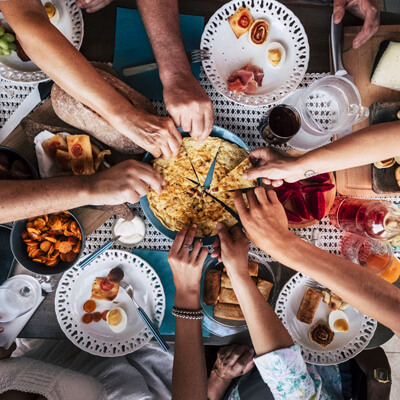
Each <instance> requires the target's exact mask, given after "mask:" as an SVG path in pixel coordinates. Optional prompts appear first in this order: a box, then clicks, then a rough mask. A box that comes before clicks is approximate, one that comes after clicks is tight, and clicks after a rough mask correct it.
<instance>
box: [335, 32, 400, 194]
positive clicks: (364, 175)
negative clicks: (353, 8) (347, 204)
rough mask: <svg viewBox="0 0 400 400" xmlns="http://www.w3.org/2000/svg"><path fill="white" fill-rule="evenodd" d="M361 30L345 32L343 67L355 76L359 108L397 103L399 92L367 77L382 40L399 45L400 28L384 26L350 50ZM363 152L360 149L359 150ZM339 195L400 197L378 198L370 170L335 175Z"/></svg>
mask: <svg viewBox="0 0 400 400" xmlns="http://www.w3.org/2000/svg"><path fill="white" fill-rule="evenodd" d="M360 29H361V27H356V26H349V27H345V28H344V42H343V63H344V66H345V68H346V69H347V71H348V72H349V74H351V75H353V76H354V84H355V85H356V86H357V88H358V90H359V91H360V95H361V100H362V105H363V106H365V107H369V106H370V105H371V104H373V103H375V102H387V101H400V92H399V91H395V90H391V89H386V88H383V87H380V86H376V85H372V84H371V83H370V77H371V72H372V67H373V64H374V61H375V57H376V54H377V52H378V48H379V45H380V43H381V42H382V41H383V40H388V39H389V40H395V41H400V25H385V26H381V27H380V28H379V31H378V32H377V33H376V34H375V35H374V37H373V38H371V39H370V40H369V41H368V42H367V43H366V44H365V45H364V46H362V47H361V48H359V49H356V50H355V49H353V48H352V41H353V39H354V37H355V36H356V35H357V33H358V32H359V31H360ZM366 126H368V119H366V120H364V121H362V122H360V123H359V124H356V125H354V127H353V132H355V131H357V130H359V129H361V128H364V127H366ZM360 151H362V149H360ZM336 188H337V191H338V193H340V194H342V195H348V196H361V197H363V196H365V197H368V196H379V197H388V196H393V195H399V193H384V194H377V193H375V192H374V191H373V190H372V181H371V166H370V165H365V166H362V167H356V168H350V169H346V170H343V171H337V172H336Z"/></svg>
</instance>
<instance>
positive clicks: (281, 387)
mask: <svg viewBox="0 0 400 400" xmlns="http://www.w3.org/2000/svg"><path fill="white" fill-rule="evenodd" d="M254 363H255V365H256V367H257V369H258V371H259V372H260V375H261V377H262V379H263V380H264V382H265V383H266V384H267V385H268V386H269V388H270V390H271V392H272V394H273V396H274V398H275V399H279V400H297V399H299V400H300V399H307V400H341V399H343V395H342V382H341V378H340V372H339V368H338V367H337V366H336V365H334V366H318V365H311V364H306V363H305V362H304V360H303V357H302V355H301V352H300V348H299V347H298V346H297V345H294V346H291V347H289V348H286V349H280V350H276V351H273V352H271V353H267V354H264V355H262V356H260V357H257V358H255V359H254ZM228 398H229V400H238V399H240V394H239V390H238V386H236V387H235V388H233V390H232V391H231V393H230V395H229V397H228Z"/></svg>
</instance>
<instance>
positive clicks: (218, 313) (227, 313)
mask: <svg viewBox="0 0 400 400" xmlns="http://www.w3.org/2000/svg"><path fill="white" fill-rule="evenodd" d="M214 317H218V318H225V319H234V320H236V321H244V315H243V313H242V310H241V309H240V306H238V305H236V304H225V303H218V304H217V305H216V306H215V307H214Z"/></svg>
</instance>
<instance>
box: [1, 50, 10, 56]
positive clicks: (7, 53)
mask: <svg viewBox="0 0 400 400" xmlns="http://www.w3.org/2000/svg"><path fill="white" fill-rule="evenodd" d="M3 54H4V55H5V56H11V50H9V49H3Z"/></svg>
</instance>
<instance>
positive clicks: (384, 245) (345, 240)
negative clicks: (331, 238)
mask: <svg viewBox="0 0 400 400" xmlns="http://www.w3.org/2000/svg"><path fill="white" fill-rule="evenodd" d="M339 248H340V253H341V254H342V256H343V257H344V258H347V259H348V260H350V261H353V262H354V263H356V264H360V265H362V266H363V267H366V268H368V269H370V270H371V271H372V272H374V273H376V274H381V273H383V272H384V271H386V269H387V268H388V267H389V266H390V264H391V263H392V261H393V257H394V253H393V247H392V246H391V245H390V244H389V243H388V242H386V241H383V240H375V239H371V238H369V237H367V236H361V235H356V234H354V233H350V232H347V233H345V235H344V236H343V237H342V238H341V240H340V243H339Z"/></svg>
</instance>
